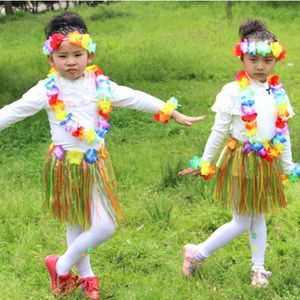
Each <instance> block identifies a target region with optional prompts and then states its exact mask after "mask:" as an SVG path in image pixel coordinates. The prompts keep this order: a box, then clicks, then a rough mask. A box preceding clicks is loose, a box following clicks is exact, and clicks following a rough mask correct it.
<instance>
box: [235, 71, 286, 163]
mask: <svg viewBox="0 0 300 300" xmlns="http://www.w3.org/2000/svg"><path fill="white" fill-rule="evenodd" d="M236 80H237V83H238V85H239V87H240V91H239V96H240V99H241V111H242V114H243V115H242V120H243V121H244V122H245V128H246V134H247V136H248V137H249V138H248V141H246V142H244V143H243V153H244V154H248V153H250V152H254V151H256V152H257V155H258V156H260V157H262V158H264V159H267V160H272V159H273V158H275V157H279V156H280V155H281V153H282V150H283V146H284V145H283V144H284V143H285V142H286V139H285V137H284V134H285V133H286V132H287V131H288V126H287V122H288V119H289V112H288V110H287V108H288V98H287V94H286V91H285V90H284V89H283V84H281V83H279V77H278V76H277V75H270V76H269V77H268V84H269V87H270V90H271V92H272V95H273V96H274V100H275V105H276V108H277V112H278V115H277V119H276V122H275V127H276V129H275V134H274V136H273V138H272V139H271V140H270V141H267V140H262V139H261V138H259V137H258V135H257V120H256V118H257V113H256V111H255V108H254V104H255V100H254V90H253V89H252V87H251V83H250V79H249V77H248V75H247V73H246V72H245V71H244V70H243V71H240V72H238V73H237V75H236Z"/></svg>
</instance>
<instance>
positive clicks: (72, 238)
mask: <svg viewBox="0 0 300 300" xmlns="http://www.w3.org/2000/svg"><path fill="white" fill-rule="evenodd" d="M45 32H46V35H47V40H46V41H45V43H44V47H43V52H44V54H45V55H47V57H48V61H49V63H50V65H51V67H52V68H51V70H50V72H49V74H48V77H47V79H45V80H42V81H40V82H39V83H38V84H37V85H36V86H34V87H33V88H32V89H30V90H29V91H28V92H27V93H26V94H24V95H23V97H22V98H21V99H20V100H18V101H16V102H14V103H12V104H10V105H7V106H5V107H4V108H2V109H1V110H0V131H1V130H3V129H4V128H6V127H9V126H10V125H11V124H13V123H14V122H17V121H20V120H22V119H24V118H25V117H28V116H30V115H33V114H35V113H37V112H38V111H40V110H42V109H45V110H46V111H47V114H48V119H49V123H50V128H51V135H52V144H51V146H50V148H49V155H48V160H47V162H46V164H45V173H44V174H45V176H44V178H45V194H46V198H47V199H46V205H47V206H48V208H49V209H50V211H51V212H52V214H53V215H54V217H55V218H56V219H58V220H59V221H62V222H65V223H66V224H67V243H68V249H67V251H66V252H65V253H64V254H63V255H62V256H58V255H50V256H48V257H47V258H46V267H47V270H48V273H49V276H50V282H51V290H52V293H53V294H54V295H55V296H61V295H66V294H70V293H71V292H72V291H73V290H74V289H75V288H76V287H77V286H80V287H81V288H82V291H83V292H84V295H85V297H87V298H90V299H99V286H98V278H97V277H96V276H95V274H94V273H93V271H92V269H91V265H90V259H89V256H88V254H89V253H90V251H92V250H93V249H94V248H96V247H97V246H99V245H100V244H101V243H103V242H104V241H105V240H107V239H108V238H109V237H110V236H111V235H112V234H113V232H114V231H115V227H116V224H117V221H118V219H120V218H121V212H120V209H119V206H118V197H117V193H116V181H115V177H114V173H113V169H112V165H111V162H110V160H109V157H108V153H107V151H106V148H105V146H104V138H105V136H106V134H107V133H108V131H109V130H110V124H109V122H108V119H109V114H110V112H111V111H112V107H113V106H117V107H128V108H133V109H137V110H140V111H145V112H149V113H152V114H154V119H155V120H156V121H158V122H162V123H167V122H168V120H169V119H170V118H171V117H172V118H174V119H175V121H176V122H178V123H179V124H182V125H188V126H190V125H192V123H194V122H199V121H202V120H203V117H202V116H200V117H188V116H185V115H183V114H181V113H179V112H177V111H176V110H175V109H176V108H177V106H178V101H177V99H176V98H174V97H173V98H171V99H170V100H169V101H168V102H167V103H165V102H163V101H161V100H159V99H157V98H155V97H152V96H150V95H148V94H146V93H143V92H140V91H136V90H132V89H130V88H128V87H123V86H118V85H117V84H116V83H114V82H112V81H111V80H110V79H109V77H108V76H106V75H104V72H103V71H102V70H101V69H100V68H99V67H98V66H95V65H92V66H87V65H88V64H90V63H91V62H92V59H93V57H94V53H95V50H96V44H95V43H94V42H93V41H92V39H91V37H90V36H89V34H88V32H87V28H86V25H85V23H84V21H83V20H82V19H81V17H80V16H79V15H77V14H75V13H72V12H67V13H63V14H61V15H58V16H55V17H54V18H53V19H52V20H51V21H50V22H49V24H48V25H47V27H46V29H45ZM73 266H77V270H78V273H79V276H80V277H79V278H78V277H77V276H75V275H73V274H72V272H71V269H72V267H73Z"/></svg>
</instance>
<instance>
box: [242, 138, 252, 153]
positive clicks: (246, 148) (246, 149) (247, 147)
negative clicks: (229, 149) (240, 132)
mask: <svg viewBox="0 0 300 300" xmlns="http://www.w3.org/2000/svg"><path fill="white" fill-rule="evenodd" d="M250 152H251V144H250V143H249V142H248V141H247V142H244V144H243V153H244V154H248V153H250Z"/></svg>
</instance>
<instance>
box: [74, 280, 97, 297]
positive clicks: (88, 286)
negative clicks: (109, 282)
mask: <svg viewBox="0 0 300 300" xmlns="http://www.w3.org/2000/svg"><path fill="white" fill-rule="evenodd" d="M78 284H79V285H81V288H82V290H83V293H84V297H85V298H89V299H93V300H99V299H100V298H99V283H98V277H96V276H93V277H86V278H81V279H80V280H79V283H78Z"/></svg>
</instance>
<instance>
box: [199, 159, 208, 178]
mask: <svg viewBox="0 0 300 300" xmlns="http://www.w3.org/2000/svg"><path fill="white" fill-rule="evenodd" d="M209 166H210V163H209V162H208V161H202V162H201V163H200V167H201V175H208V174H209V171H210V170H209Z"/></svg>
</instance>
